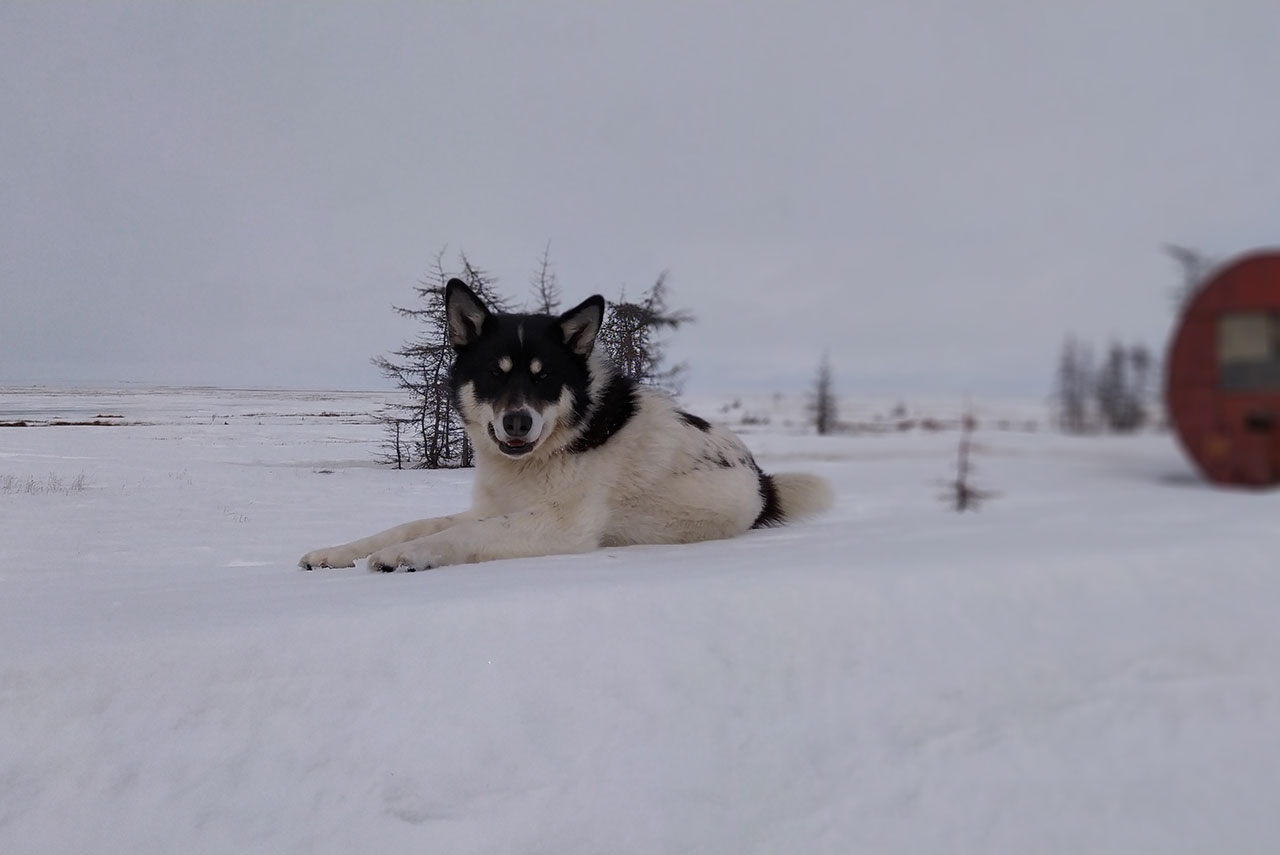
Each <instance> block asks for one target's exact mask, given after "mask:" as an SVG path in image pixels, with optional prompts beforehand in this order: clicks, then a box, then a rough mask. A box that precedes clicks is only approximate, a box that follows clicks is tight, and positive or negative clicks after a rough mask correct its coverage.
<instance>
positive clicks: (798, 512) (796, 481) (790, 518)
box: [751, 472, 836, 528]
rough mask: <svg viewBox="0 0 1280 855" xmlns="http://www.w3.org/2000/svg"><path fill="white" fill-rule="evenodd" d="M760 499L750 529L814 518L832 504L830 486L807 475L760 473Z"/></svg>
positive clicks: (833, 493) (804, 473) (832, 492)
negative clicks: (757, 514)
mask: <svg viewBox="0 0 1280 855" xmlns="http://www.w3.org/2000/svg"><path fill="white" fill-rule="evenodd" d="M760 498H761V499H762V500H763V501H764V505H763V507H762V508H761V509H760V515H759V516H758V517H756V521H755V522H754V523H753V524H752V526H751V527H752V528H764V527H765V526H770V525H781V524H782V523H786V522H794V521H795V520H800V519H804V518H805V517H812V516H816V515H817V514H820V513H822V512H823V511H826V510H828V509H830V508H831V506H832V505H833V504H835V498H836V497H835V492H834V491H833V490H832V489H831V485H830V484H828V483H827V482H826V481H825V480H824V479H822V478H819V477H818V476H817V475H810V474H809V473H808V472H780V473H778V474H777V475H765V474H764V473H763V472H762V473H760Z"/></svg>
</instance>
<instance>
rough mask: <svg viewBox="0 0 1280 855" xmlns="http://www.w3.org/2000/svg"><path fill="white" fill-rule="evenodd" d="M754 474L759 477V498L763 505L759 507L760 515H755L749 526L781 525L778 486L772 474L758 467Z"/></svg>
mask: <svg viewBox="0 0 1280 855" xmlns="http://www.w3.org/2000/svg"><path fill="white" fill-rule="evenodd" d="M756 475H757V477H758V478H759V479H760V500H761V501H762V502H763V503H764V505H763V507H761V508H760V515H759V516H757V517H756V521H755V522H753V523H752V524H751V527H752V528H766V527H768V526H771V525H781V524H782V523H783V521H784V518H783V514H782V503H781V502H779V501H778V487H777V485H776V484H774V483H773V476H772V475H766V474H764V473H763V472H761V471H760V469H759V468H757V469H756Z"/></svg>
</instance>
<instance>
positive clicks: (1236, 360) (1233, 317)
mask: <svg viewBox="0 0 1280 855" xmlns="http://www.w3.org/2000/svg"><path fill="white" fill-rule="evenodd" d="M1165 396H1166V403H1167V404H1168V408H1169V418H1170V419H1171V420H1172V422H1173V426H1174V430H1175V431H1176V432H1177V435H1178V439H1179V440H1180V441H1181V442H1182V446H1183V448H1184V449H1186V452H1187V454H1188V455H1189V456H1190V457H1191V459H1192V460H1193V461H1195V463H1196V465H1197V466H1199V468H1200V471H1201V472H1203V473H1204V475H1205V477H1206V478H1208V479H1209V480H1210V481H1213V482H1214V483H1217V484H1228V485H1236V486H1247V487H1269V486H1276V485H1277V484H1280V250H1276V249H1268V250H1260V251H1255V252H1251V253H1249V254H1247V255H1244V256H1241V257H1240V258H1237V259H1235V260H1234V261H1232V262H1231V263H1230V264H1227V265H1226V266H1224V267H1222V268H1221V269H1220V270H1218V271H1217V272H1216V273H1215V274H1214V275H1213V276H1212V277H1211V278H1210V279H1209V281H1208V282H1206V283H1205V285H1204V286H1203V287H1202V288H1201V289H1200V290H1199V291H1198V292H1197V293H1196V295H1195V296H1194V297H1193V298H1192V299H1191V300H1190V301H1189V302H1188V303H1187V306H1186V307H1185V309H1184V311H1183V313H1182V318H1181V320H1180V321H1179V324H1178V329H1177V331H1176V332H1175V333H1174V336H1173V342H1172V344H1171V345H1170V347H1169V356H1168V359H1167V360H1166V386H1165Z"/></svg>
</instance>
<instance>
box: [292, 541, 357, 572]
mask: <svg viewBox="0 0 1280 855" xmlns="http://www.w3.org/2000/svg"><path fill="white" fill-rule="evenodd" d="M363 557H364V556H363V555H357V554H356V553H355V552H352V551H351V550H350V549H347V548H345V547H342V546H331V547H329V548H328V549H313V550H311V551H310V552H308V553H307V554H306V555H304V556H302V558H300V559H298V566H299V567H301V568H302V569H303V570H312V569H315V568H316V567H355V566H356V560H357V559H359V558H363Z"/></svg>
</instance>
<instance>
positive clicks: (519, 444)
mask: <svg viewBox="0 0 1280 855" xmlns="http://www.w3.org/2000/svg"><path fill="white" fill-rule="evenodd" d="M525 444H526V443H525V441H524V440H523V439H509V440H507V445H509V446H511V447H512V448H524V447H525Z"/></svg>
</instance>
